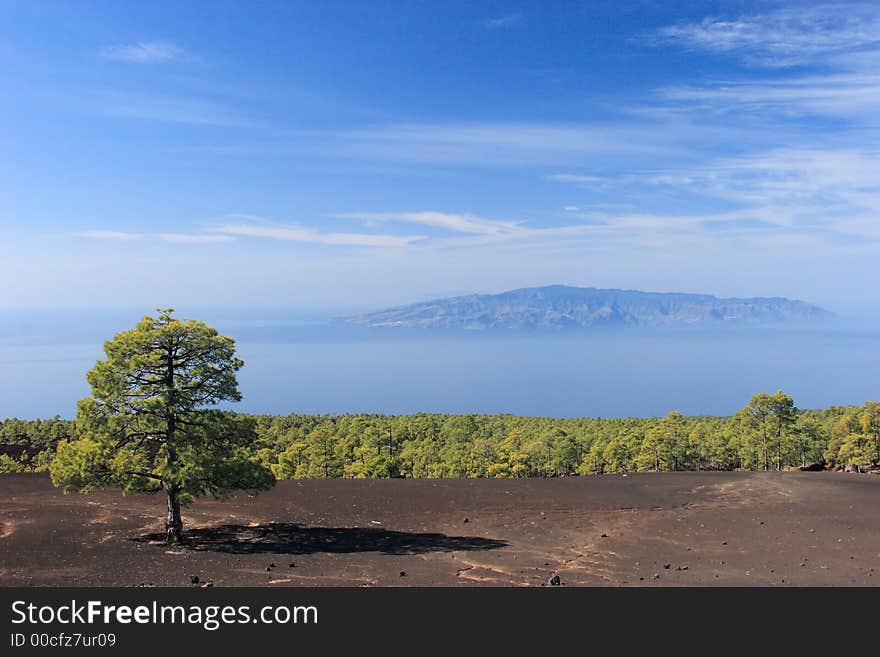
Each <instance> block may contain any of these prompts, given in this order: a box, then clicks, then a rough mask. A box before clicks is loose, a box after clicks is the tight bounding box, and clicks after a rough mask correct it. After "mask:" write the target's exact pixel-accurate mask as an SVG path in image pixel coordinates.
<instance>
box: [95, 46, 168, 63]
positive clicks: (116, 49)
mask: <svg viewBox="0 0 880 657" xmlns="http://www.w3.org/2000/svg"><path fill="white" fill-rule="evenodd" d="M183 53H184V51H183V48H180V47H179V46H176V45H175V44H173V43H169V42H167V41H139V42H137V43H128V44H117V45H114V46H110V47H108V48H105V49H104V50H103V51H102V54H103V56H104V57H106V58H107V59H112V60H115V61H120V62H134V63H137V64H147V63H154V62H169V61H171V60H174V59H179V58H180V57H181V56H182V55H183Z"/></svg>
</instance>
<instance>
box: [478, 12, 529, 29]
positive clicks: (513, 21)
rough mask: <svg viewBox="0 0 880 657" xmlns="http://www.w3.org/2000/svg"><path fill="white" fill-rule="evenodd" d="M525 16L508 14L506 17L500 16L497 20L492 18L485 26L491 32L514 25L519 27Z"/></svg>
mask: <svg viewBox="0 0 880 657" xmlns="http://www.w3.org/2000/svg"><path fill="white" fill-rule="evenodd" d="M522 20H523V15H522V14H521V13H515V14H507V15H506V16H499V17H497V18H490V19H489V20H487V21H485V22H484V23H483V25H485V26H486V28H488V29H490V30H499V29H503V28H505V27H513V26H514V25H519V24H520V23H522Z"/></svg>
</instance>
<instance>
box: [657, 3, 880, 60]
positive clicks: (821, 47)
mask: <svg viewBox="0 0 880 657" xmlns="http://www.w3.org/2000/svg"><path fill="white" fill-rule="evenodd" d="M659 37H660V40H661V41H663V42H666V43H678V44H680V45H682V46H684V47H686V48H690V49H695V50H704V51H709V52H716V53H725V54H735V55H737V56H739V57H741V58H742V59H743V60H745V61H746V62H748V63H750V64H754V65H759V66H769V67H788V66H796V65H800V64H805V63H813V62H816V61H819V60H820V59H823V58H827V57H828V56H829V55H834V54H836V53H840V52H846V51H853V50H858V49H863V48H876V47H877V46H878V45H880V12H878V11H877V5H876V4H875V3H860V4H850V3H847V4H844V3H838V4H826V5H818V6H814V7H786V8H784V9H779V10H776V11H772V12H767V13H763V14H756V15H751V16H741V17H737V18H733V19H728V18H718V17H715V18H705V19H703V20H702V21H700V22H696V23H685V24H680V25H671V26H668V27H665V28H663V29H662V30H660V34H659Z"/></svg>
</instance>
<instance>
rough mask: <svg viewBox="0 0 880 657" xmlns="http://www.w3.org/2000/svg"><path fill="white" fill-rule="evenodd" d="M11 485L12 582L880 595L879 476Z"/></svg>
mask: <svg viewBox="0 0 880 657" xmlns="http://www.w3.org/2000/svg"><path fill="white" fill-rule="evenodd" d="M163 506H164V505H163V500H162V499H161V498H160V497H158V496H149V495H135V496H128V497H123V496H121V495H119V494H118V493H117V492H115V491H104V492H99V493H91V494H88V495H64V494H62V493H61V492H60V491H58V490H57V489H54V488H53V487H52V486H51V484H50V483H49V481H48V479H47V478H46V477H45V476H43V475H2V476H0V585H3V586H14V585H34V586H45V585H48V586H61V585H73V586H87V585H98V586H129V585H135V586H137V585H142V584H144V585H165V586H178V585H179V586H192V584H191V577H192V576H193V575H196V576H198V577H199V579H200V581H201V582H205V581H208V580H210V581H212V582H213V583H214V585H216V586H239V585H251V586H264V585H265V586H285V585H350V586H359V585H378V586H387V585H393V586H400V585H404V586H407V585H441V586H448V585H468V586H473V585H531V586H539V585H542V584H544V583H546V582H547V581H548V579H549V578H550V577H551V576H553V575H554V574H558V575H559V576H560V580H561V582H562V584H563V585H569V586H570V585H611V586H617V585H648V586H658V585H685V586H699V585H710V586H711V585H874V584H880V514H878V512H877V510H878V508H880V476H874V475H846V474H839V473H782V474H777V473H767V474H757V473H670V474H640V475H629V476H606V477H571V478H564V479H529V480H354V481H353V480H308V481H282V482H279V484H278V486H277V487H276V488H275V489H274V490H273V491H271V492H269V493H263V494H260V495H258V496H256V497H253V496H249V495H247V494H240V495H237V496H236V497H234V498H231V499H229V500H226V501H224V502H216V501H212V500H203V501H199V502H198V503H196V504H194V505H192V506H191V507H190V508H188V509H187V510H186V511H185V515H184V520H185V523H186V527H185V529H186V531H187V533H188V535H189V537H190V543H189V544H188V545H187V546H183V547H177V548H167V547H166V546H164V545H162V544H160V543H159V542H158V541H157V540H155V539H156V538H157V533H159V532H161V529H162V526H161V514H162V512H163Z"/></svg>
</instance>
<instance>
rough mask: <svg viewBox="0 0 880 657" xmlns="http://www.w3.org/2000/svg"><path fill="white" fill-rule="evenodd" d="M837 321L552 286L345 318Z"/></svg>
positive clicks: (372, 324) (562, 324) (665, 296)
mask: <svg viewBox="0 0 880 657" xmlns="http://www.w3.org/2000/svg"><path fill="white" fill-rule="evenodd" d="M832 317H834V314H833V313H831V312H829V311H827V310H825V309H823V308H819V307H818V306H814V305H811V304H809V303H805V302H803V301H798V300H793V299H785V298H782V297H769V298H763V297H758V298H749V299H736V298H729V299H726V298H719V297H715V296H712V295H710V294H684V293H661V292H640V291H638V290H616V289H598V288H593V287H571V286H567V285H550V286H546V287H531V288H522V289H519V290H510V291H508V292H502V293H500V294H470V295H467V296H460V297H450V298H446V299H435V300H433V301H424V302H421V303H414V304H409V305H406V306H398V307H395V308H388V309H386V310H379V311H376V312H371V313H367V314H363V315H355V316H351V317H345V318H343V319H342V321H343V322H344V323H345V324H348V325H350V326H361V327H369V328H434V329H470V330H486V329H548V328H550V329H555V328H590V327H616V326H620V327H628V326H632V327H645V328H649V327H664V326H706V325H715V326H717V325H739V326H743V325H763V324H777V323H805V322H815V321H820V320H826V319H830V318H832Z"/></svg>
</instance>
